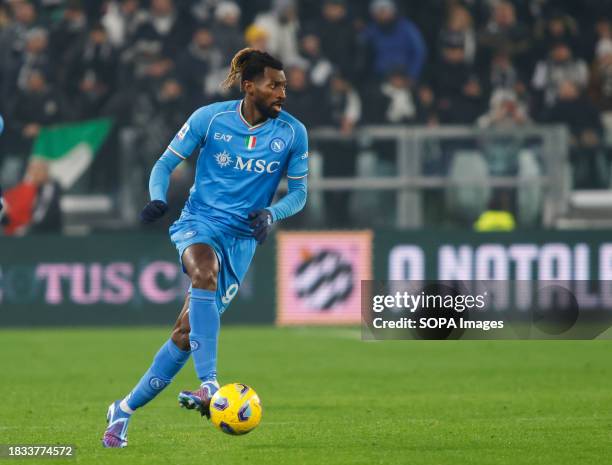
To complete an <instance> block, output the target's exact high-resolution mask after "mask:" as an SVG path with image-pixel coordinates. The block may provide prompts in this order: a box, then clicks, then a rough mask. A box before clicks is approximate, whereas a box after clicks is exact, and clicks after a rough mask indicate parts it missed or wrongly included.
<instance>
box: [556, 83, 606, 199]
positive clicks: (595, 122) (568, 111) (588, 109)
mask: <svg viewBox="0 0 612 465" xmlns="http://www.w3.org/2000/svg"><path fill="white" fill-rule="evenodd" d="M544 121H546V122H549V123H561V124H567V126H568V128H569V131H570V134H571V137H570V159H571V163H572V166H573V168H574V169H573V175H574V187H577V188H584V187H588V188H593V187H605V186H606V185H607V183H608V179H607V173H604V172H603V171H604V169H602V163H600V161H601V160H602V159H603V158H605V156H604V153H603V151H602V147H601V135H602V126H601V121H600V119H599V113H598V112H597V109H596V108H595V106H594V105H593V104H592V103H591V101H590V100H589V99H588V98H586V96H585V95H584V93H583V92H582V91H581V89H580V87H579V86H578V85H577V84H576V83H575V82H573V81H569V80H568V81H563V82H561V83H560V84H559V90H558V98H557V100H556V101H555V104H554V105H553V106H552V107H550V108H549V109H548V111H547V112H546V114H545V117H544Z"/></svg>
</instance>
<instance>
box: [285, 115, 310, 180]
mask: <svg viewBox="0 0 612 465" xmlns="http://www.w3.org/2000/svg"><path fill="white" fill-rule="evenodd" d="M307 174H308V133H307V132H306V128H305V127H304V125H302V124H300V125H299V126H298V127H297V128H296V130H295V139H294V141H293V144H292V145H291V151H290V153H289V166H288V167H287V177H288V178H290V179H299V178H303V177H304V176H306V175H307Z"/></svg>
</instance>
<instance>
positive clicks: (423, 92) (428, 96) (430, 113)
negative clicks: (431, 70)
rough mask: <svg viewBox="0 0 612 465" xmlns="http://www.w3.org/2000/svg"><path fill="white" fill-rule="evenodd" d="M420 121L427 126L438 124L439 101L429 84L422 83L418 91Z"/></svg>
mask: <svg viewBox="0 0 612 465" xmlns="http://www.w3.org/2000/svg"><path fill="white" fill-rule="evenodd" d="M417 105H418V122H419V123H420V124H424V125H425V126H438V125H439V124H440V117H439V116H438V102H437V100H436V96H435V94H434V92H433V90H432V88H431V87H430V86H429V85H428V84H422V85H420V86H419V88H418V91H417Z"/></svg>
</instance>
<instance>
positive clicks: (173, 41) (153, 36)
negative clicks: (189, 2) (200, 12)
mask: <svg viewBox="0 0 612 465" xmlns="http://www.w3.org/2000/svg"><path fill="white" fill-rule="evenodd" d="M192 33H193V24H192V22H191V19H190V18H189V17H187V16H185V15H179V10H178V9H177V8H176V6H175V4H174V1H173V0H151V6H150V7H149V11H148V19H147V20H146V21H145V22H144V23H143V24H141V25H140V27H139V28H138V29H137V30H136V33H135V35H134V45H135V46H136V47H137V49H139V50H141V51H144V50H146V51H147V52H148V53H153V54H158V53H162V54H164V55H165V56H168V57H171V56H176V55H177V54H178V53H179V52H180V51H181V50H182V49H183V48H185V47H186V46H187V44H188V43H189V40H190V39H191V36H192Z"/></svg>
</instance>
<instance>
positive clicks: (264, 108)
mask: <svg viewBox="0 0 612 465" xmlns="http://www.w3.org/2000/svg"><path fill="white" fill-rule="evenodd" d="M286 89H287V79H286V78H285V72H284V71H282V70H278V69H274V68H269V67H266V68H264V73H263V75H262V76H258V77H257V78H255V80H254V81H244V91H245V92H246V94H247V95H248V96H249V97H250V98H251V99H252V101H253V103H254V104H255V107H256V108H257V109H258V110H259V112H260V113H261V114H262V115H264V116H266V117H267V118H276V117H278V115H279V114H280V112H281V109H282V105H283V104H284V103H285V99H286V98H287V95H286V93H285V91H286Z"/></svg>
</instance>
